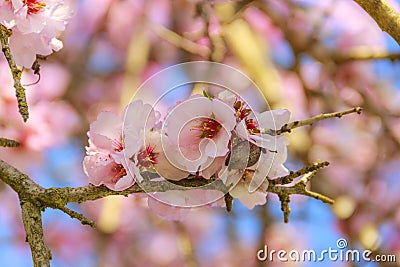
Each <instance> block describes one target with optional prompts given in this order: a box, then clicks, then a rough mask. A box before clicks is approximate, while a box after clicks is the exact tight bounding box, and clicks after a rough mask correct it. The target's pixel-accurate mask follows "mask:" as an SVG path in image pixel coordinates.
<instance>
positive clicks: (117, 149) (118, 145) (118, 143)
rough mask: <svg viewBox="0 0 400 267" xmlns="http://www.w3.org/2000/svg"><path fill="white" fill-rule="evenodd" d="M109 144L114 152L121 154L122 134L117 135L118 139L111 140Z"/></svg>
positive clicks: (122, 147)
mask: <svg viewBox="0 0 400 267" xmlns="http://www.w3.org/2000/svg"><path fill="white" fill-rule="evenodd" d="M111 144H112V146H113V148H114V151H115V152H121V151H122V150H123V149H124V140H123V139H122V134H120V135H119V138H118V139H115V140H113V141H112V143H111Z"/></svg>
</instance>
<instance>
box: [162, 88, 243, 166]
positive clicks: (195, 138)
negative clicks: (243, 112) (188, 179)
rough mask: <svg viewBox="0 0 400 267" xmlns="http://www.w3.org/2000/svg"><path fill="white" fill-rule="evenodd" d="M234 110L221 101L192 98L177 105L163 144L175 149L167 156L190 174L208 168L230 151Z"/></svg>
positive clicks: (166, 120) (169, 116) (170, 114)
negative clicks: (168, 144) (216, 159)
mask: <svg viewBox="0 0 400 267" xmlns="http://www.w3.org/2000/svg"><path fill="white" fill-rule="evenodd" d="M234 114H235V113H234V110H233V108H232V107H230V106H228V105H227V104H226V103H224V102H222V101H221V100H219V99H210V98H207V97H204V96H202V95H193V96H192V97H190V98H189V99H187V100H185V101H183V102H181V103H179V104H177V105H176V106H175V107H174V108H173V109H172V110H171V112H170V113H169V115H168V116H167V118H166V119H165V122H164V127H163V131H162V133H163V144H164V143H170V144H171V147H173V148H175V149H172V150H171V151H167V152H168V153H167V154H166V156H167V157H168V158H169V160H170V161H171V162H173V164H174V165H175V166H176V167H177V168H180V169H183V170H187V171H188V172H191V173H196V172H198V171H202V170H204V169H206V168H207V167H209V166H210V165H211V163H212V162H213V160H214V159H215V158H217V157H223V156H225V155H226V154H227V153H228V151H229V147H228V144H229V141H230V138H231V132H232V130H233V129H234V127H235V125H236V118H235V115H234Z"/></svg>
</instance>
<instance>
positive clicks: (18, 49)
mask: <svg viewBox="0 0 400 267" xmlns="http://www.w3.org/2000/svg"><path fill="white" fill-rule="evenodd" d="M71 15H72V10H71V9H70V8H69V7H68V6H67V5H66V4H65V3H64V0H0V23H1V24H2V25H3V26H5V27H7V28H8V29H11V30H12V34H11V36H10V40H9V43H10V49H11V53H12V54H13V57H14V60H15V62H16V64H17V65H19V66H23V67H26V68H31V67H32V64H33V62H34V61H35V59H36V55H37V54H38V55H44V56H47V55H50V54H51V53H52V52H53V50H54V51H58V50H60V49H61V48H62V47H63V43H62V42H61V41H60V40H59V39H57V36H58V34H59V33H60V32H61V31H64V30H65V26H66V24H67V22H68V20H69V19H70V18H71Z"/></svg>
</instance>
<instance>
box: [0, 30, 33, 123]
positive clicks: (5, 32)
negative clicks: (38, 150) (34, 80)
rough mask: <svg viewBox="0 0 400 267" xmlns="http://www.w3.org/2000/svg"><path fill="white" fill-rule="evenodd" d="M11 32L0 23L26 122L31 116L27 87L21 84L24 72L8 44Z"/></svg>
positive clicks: (20, 110)
mask: <svg viewBox="0 0 400 267" xmlns="http://www.w3.org/2000/svg"><path fill="white" fill-rule="evenodd" d="M10 34H11V31H10V30H8V29H7V28H5V27H4V26H3V25H1V24H0V40H1V46H2V50H3V53H4V56H5V57H6V59H7V62H8V66H9V67H10V70H11V73H12V76H13V79H14V88H15V94H16V96H17V101H18V109H19V113H20V114H21V116H22V118H23V120H24V122H26V121H27V120H28V118H29V111H28V104H27V103H26V95H25V88H24V87H23V86H22V84H21V74H22V72H21V70H20V69H18V67H17V64H15V61H14V58H13V56H12V55H11V51H10V47H9V45H8V37H9V36H10Z"/></svg>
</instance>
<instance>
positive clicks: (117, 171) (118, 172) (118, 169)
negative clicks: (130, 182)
mask: <svg viewBox="0 0 400 267" xmlns="http://www.w3.org/2000/svg"><path fill="white" fill-rule="evenodd" d="M112 172H113V173H114V177H113V178H112V179H111V182H113V183H116V182H118V180H119V179H121V178H122V177H124V176H125V175H126V170H125V168H124V166H122V164H116V165H115V166H114V167H113V168H112Z"/></svg>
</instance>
